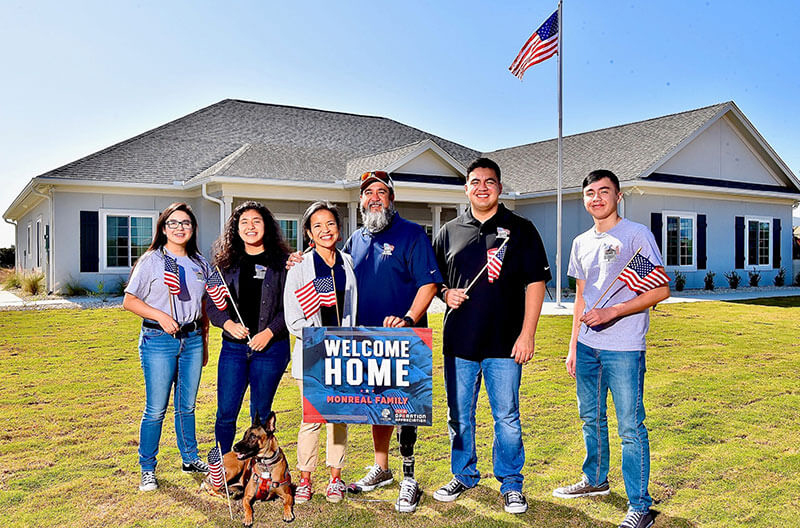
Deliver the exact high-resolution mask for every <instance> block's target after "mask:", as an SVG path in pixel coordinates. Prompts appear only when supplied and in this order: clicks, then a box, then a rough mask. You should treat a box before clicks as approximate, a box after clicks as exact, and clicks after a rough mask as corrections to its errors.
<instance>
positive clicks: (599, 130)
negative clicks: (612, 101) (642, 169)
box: [486, 100, 735, 153]
mask: <svg viewBox="0 0 800 528" xmlns="http://www.w3.org/2000/svg"><path fill="white" fill-rule="evenodd" d="M727 104H735V103H734V102H733V101H732V100H731V101H725V102H724V103H716V104H712V105H708V106H702V107H700V108H694V109H692V110H684V111H682V112H673V113H671V114H666V115H662V116H658V117H650V118H647V119H640V120H639V121H631V122H630V123H622V124H619V125H612V126H609V127H603V128H598V129H595V130H587V131H586V132H578V133H576V134H570V135H568V136H564V138H563V139H566V138H574V137H577V136H583V135H586V134H594V133H596V132H603V131H606V130H613V129H615V128H622V127H627V126H631V125H639V124H642V123H647V122H649V121H658V120H660V119H666V118H668V117H674V116H677V115H681V114H690V113H692V112H700V111H701V110H707V109H709V108H713V107H715V106H719V107H722V106H725V105H727ZM557 140H558V138H550V139H543V140H541V141H533V142H531V143H523V144H522V145H515V146H513V147H505V148H501V149H496V150H491V151H488V152H486V153H490V152H501V151H504V150H511V149H516V148H520V147H530V146H532V145H539V144H542V143H548V142H550V141H557Z"/></svg>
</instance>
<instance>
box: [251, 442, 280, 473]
mask: <svg viewBox="0 0 800 528" xmlns="http://www.w3.org/2000/svg"><path fill="white" fill-rule="evenodd" d="M281 457H283V450H282V449H281V448H280V447H279V448H278V450H277V451H275V453H273V455H272V456H271V457H264V458H256V461H257V462H259V463H261V464H264V465H265V466H267V470H270V469H272V466H274V465H275V463H276V462H278V460H280V459H281Z"/></svg>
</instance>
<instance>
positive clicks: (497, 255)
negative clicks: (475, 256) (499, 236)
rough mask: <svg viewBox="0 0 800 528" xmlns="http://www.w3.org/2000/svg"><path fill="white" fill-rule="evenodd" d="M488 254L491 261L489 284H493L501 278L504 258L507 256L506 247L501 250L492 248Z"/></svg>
mask: <svg viewBox="0 0 800 528" xmlns="http://www.w3.org/2000/svg"><path fill="white" fill-rule="evenodd" d="M486 253H487V259H488V261H489V265H488V275H489V283H490V284H491V283H493V282H494V281H495V280H496V279H497V278H499V277H500V269H501V268H502V267H503V257H505V256H506V246H505V245H504V246H503V247H501V248H492V249H490V250H489V251H487V252H486Z"/></svg>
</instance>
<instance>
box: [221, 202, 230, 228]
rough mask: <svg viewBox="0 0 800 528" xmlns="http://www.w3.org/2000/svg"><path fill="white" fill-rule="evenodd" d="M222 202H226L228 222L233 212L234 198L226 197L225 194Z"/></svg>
mask: <svg viewBox="0 0 800 528" xmlns="http://www.w3.org/2000/svg"><path fill="white" fill-rule="evenodd" d="M222 201H223V202H225V221H227V220H228V218H230V217H231V213H232V212H233V196H226V195H224V194H223V195H222ZM223 229H224V228H223Z"/></svg>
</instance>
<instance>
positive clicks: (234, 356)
mask: <svg viewBox="0 0 800 528" xmlns="http://www.w3.org/2000/svg"><path fill="white" fill-rule="evenodd" d="M213 252H214V259H213V264H214V265H215V266H217V267H218V268H219V270H220V272H221V273H222V277H223V279H224V280H225V283H226V284H227V285H228V289H229V290H230V293H231V297H232V300H233V302H235V303H236V306H238V308H239V313H240V314H241V316H242V319H243V320H241V321H240V320H239V318H238V316H237V315H236V312H235V310H234V309H233V307H232V306H231V304H230V303H228V306H227V308H226V309H225V310H219V309H218V308H217V307H216V305H215V304H214V302H213V301H212V300H211V299H210V298H209V299H208V300H206V310H207V311H208V316H209V318H210V319H211V323H212V324H213V325H214V326H218V327H220V328H222V330H223V331H222V350H221V351H220V356H219V364H218V367H217V418H216V422H215V424H214V434H215V436H216V439H217V442H219V446H220V450H221V451H222V453H223V454H224V453H227V452H228V451H230V450H231V446H232V445H233V439H234V435H235V434H236V419H237V418H238V416H239V410H240V408H241V406H242V400H243V399H244V393H245V391H246V390H247V387H248V385H249V386H250V417H251V419H252V418H255V417H256V416H260V417H261V418H264V417H266V416H267V415H268V414H269V412H270V410H271V408H272V400H273V398H274V397H275V392H276V390H277V389H278V383H280V380H281V376H282V375H283V372H284V371H285V370H286V366H287V365H288V364H289V334H288V332H287V330H286V323H285V322H284V318H283V298H282V295H283V286H284V283H285V282H286V270H285V264H286V258H287V256H288V254H289V247H288V245H287V244H286V242H285V241H284V240H283V237H282V236H281V231H280V228H279V227H278V223H277V222H276V221H275V218H274V217H273V216H272V213H270V212H269V209H267V208H266V207H265V206H264V205H263V204H261V203H259V202H252V201H250V202H245V203H243V204H241V205H239V206H238V207H237V208H236V209H235V210H234V211H233V214H231V217H230V218H228V221H227V223H226V224H225V230H224V231H223V233H222V234H221V235H220V237H219V238H218V239H217V240H216V242H214V246H213Z"/></svg>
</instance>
